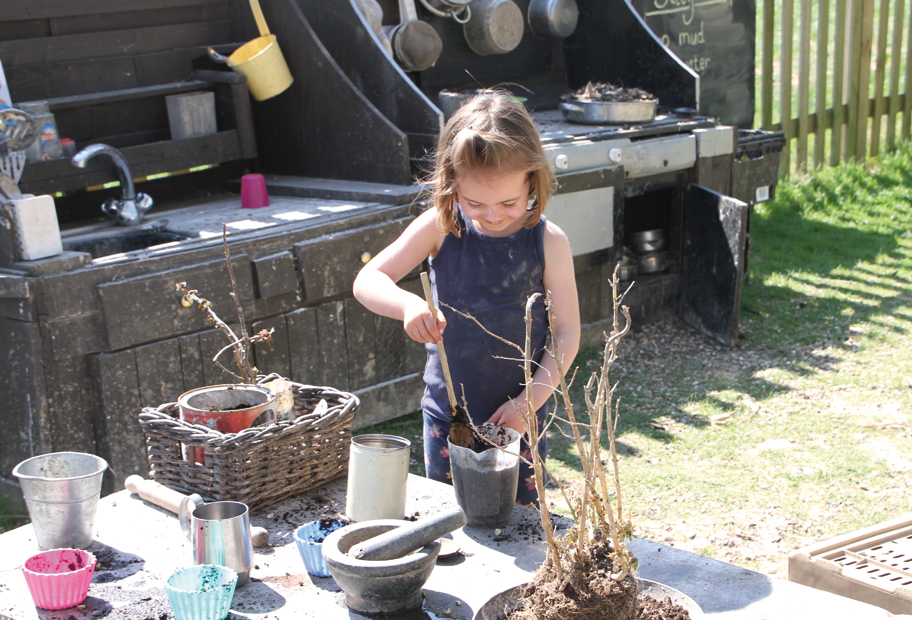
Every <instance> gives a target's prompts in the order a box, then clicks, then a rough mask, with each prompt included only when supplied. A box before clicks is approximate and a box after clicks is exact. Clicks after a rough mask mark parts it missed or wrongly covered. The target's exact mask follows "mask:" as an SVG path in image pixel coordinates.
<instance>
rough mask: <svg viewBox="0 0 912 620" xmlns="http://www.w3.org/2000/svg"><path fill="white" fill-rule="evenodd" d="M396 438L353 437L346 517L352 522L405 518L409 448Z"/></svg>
mask: <svg viewBox="0 0 912 620" xmlns="http://www.w3.org/2000/svg"><path fill="white" fill-rule="evenodd" d="M411 445H412V443H411V442H410V441H409V440H408V439H405V438H404V437H397V436H395V435H358V436H356V437H352V440H351V450H350V452H349V459H348V493H347V495H346V498H345V514H346V515H347V516H348V518H349V519H351V520H353V521H371V520H373V519H403V518H405V499H406V495H407V486H408V465H409V448H410V447H411Z"/></svg>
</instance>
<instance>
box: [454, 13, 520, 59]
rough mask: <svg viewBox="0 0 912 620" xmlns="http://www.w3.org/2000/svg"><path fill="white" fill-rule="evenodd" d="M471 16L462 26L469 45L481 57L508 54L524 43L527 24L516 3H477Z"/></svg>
mask: <svg viewBox="0 0 912 620" xmlns="http://www.w3.org/2000/svg"><path fill="white" fill-rule="evenodd" d="M471 8H472V17H471V18H470V19H469V21H468V22H466V24H465V25H464V26H463V27H462V32H463V34H464V35H465V39H466V43H468V44H469V47H470V48H472V51H473V52H475V53H476V54H478V55H479V56H492V55H495V54H506V53H507V52H511V51H513V50H514V49H516V46H517V45H519V42H520V41H521V40H522V36H523V29H524V28H525V22H524V20H523V15H522V11H521V10H520V8H519V7H518V6H516V3H515V2H513V0H474V1H473V2H472V5H471Z"/></svg>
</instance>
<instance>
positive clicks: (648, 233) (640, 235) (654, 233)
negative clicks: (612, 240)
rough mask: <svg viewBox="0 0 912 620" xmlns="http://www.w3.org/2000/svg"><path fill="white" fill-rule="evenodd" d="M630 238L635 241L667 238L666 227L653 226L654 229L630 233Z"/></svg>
mask: <svg viewBox="0 0 912 620" xmlns="http://www.w3.org/2000/svg"><path fill="white" fill-rule="evenodd" d="M628 238H629V239H630V241H632V242H633V243H639V242H641V241H658V240H659V239H664V238H665V229H664V228H653V229H652V230H641V231H640V232H635V233H630V235H628Z"/></svg>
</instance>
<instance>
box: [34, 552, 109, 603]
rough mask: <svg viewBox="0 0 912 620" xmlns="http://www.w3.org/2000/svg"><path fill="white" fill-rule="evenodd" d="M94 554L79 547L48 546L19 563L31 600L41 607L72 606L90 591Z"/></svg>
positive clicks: (83, 598) (82, 599)
mask: <svg viewBox="0 0 912 620" xmlns="http://www.w3.org/2000/svg"><path fill="white" fill-rule="evenodd" d="M95 562H96V561H95V556H94V555H92V554H91V553H89V552H88V551H83V550H82V549H50V550H48V551H42V552H41V553H39V554H38V555H33V556H32V557H30V558H29V559H28V560H26V561H25V564H23V565H22V574H23V575H24V576H25V583H26V584H27V585H28V589H29V592H30V593H31V594H32V600H33V601H34V602H35V605H36V606H37V607H40V608H41V609H49V610H52V611H53V610H58V609H67V608H69V607H75V606H76V605H78V604H80V603H81V602H82V601H84V600H85V598H86V596H87V595H88V594H89V584H90V583H92V574H93V573H94V572H95Z"/></svg>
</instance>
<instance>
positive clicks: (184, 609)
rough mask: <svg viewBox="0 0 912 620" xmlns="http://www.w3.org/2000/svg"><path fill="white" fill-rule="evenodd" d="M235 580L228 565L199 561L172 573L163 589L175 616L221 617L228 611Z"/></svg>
mask: <svg viewBox="0 0 912 620" xmlns="http://www.w3.org/2000/svg"><path fill="white" fill-rule="evenodd" d="M237 580H238V576H237V573H236V572H234V571H233V570H231V569H230V568H225V567H224V566H213V565H211V564H200V565H199V566H190V567H188V568H181V569H178V570H176V571H174V572H173V573H171V576H170V577H168V581H167V582H166V583H165V593H166V594H167V595H168V601H169V602H170V603H171V609H172V610H173V611H174V617H175V618H176V620H223V619H224V618H225V617H227V616H228V612H229V611H231V601H232V600H233V599H234V589H235V587H237Z"/></svg>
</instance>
